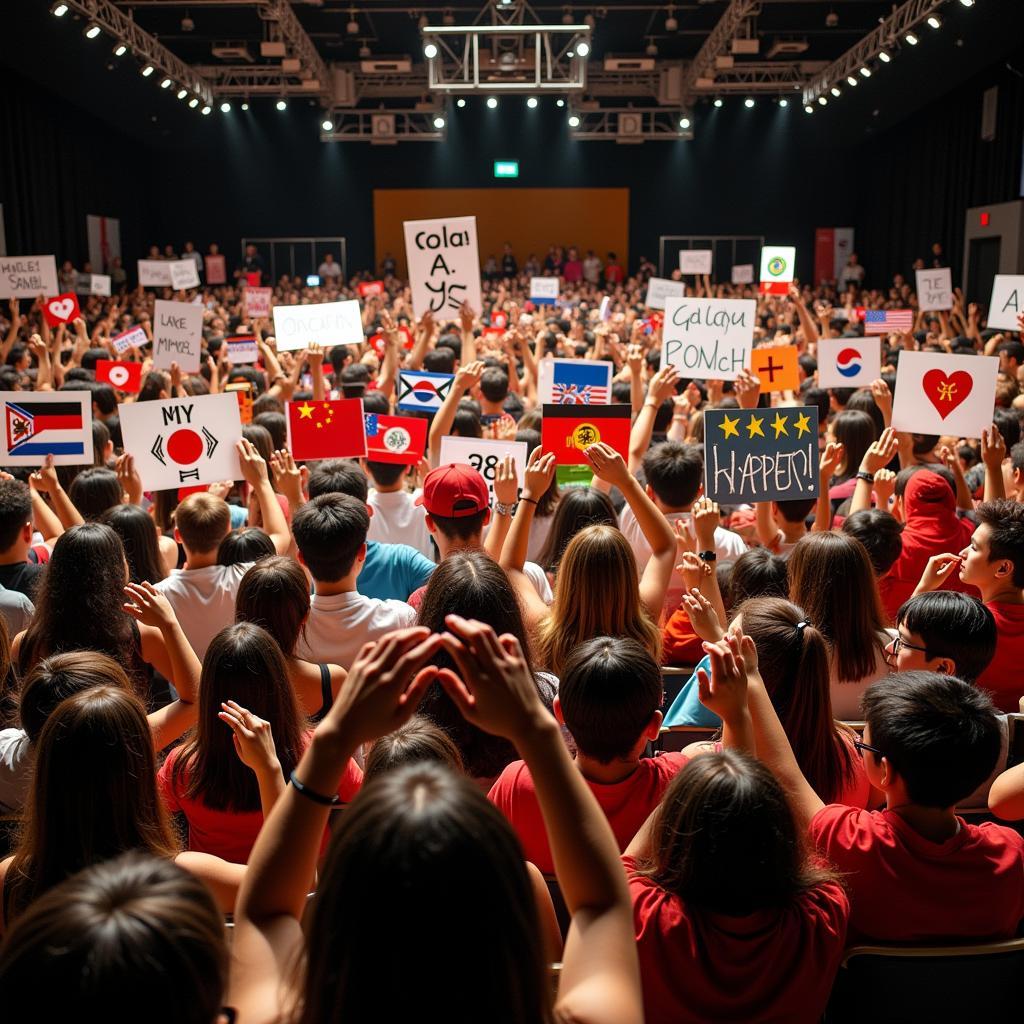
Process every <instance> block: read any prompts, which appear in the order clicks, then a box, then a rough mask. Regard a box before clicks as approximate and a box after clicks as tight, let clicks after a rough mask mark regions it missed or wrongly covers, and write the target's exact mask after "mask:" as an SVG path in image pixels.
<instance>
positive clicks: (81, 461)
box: [0, 391, 93, 466]
mask: <svg viewBox="0 0 1024 1024" xmlns="http://www.w3.org/2000/svg"><path fill="white" fill-rule="evenodd" d="M0 402H2V403H3V419H4V426H3V438H2V441H0V449H2V450H0V465H2V466H38V465H41V464H42V462H43V460H44V459H45V458H46V456H47V455H52V456H53V461H54V464H55V465H57V466H81V465H85V464H88V463H91V462H92V454H93V453H92V395H91V393H90V392H88V391H38V392H32V391H5V392H3V393H2V394H0Z"/></svg>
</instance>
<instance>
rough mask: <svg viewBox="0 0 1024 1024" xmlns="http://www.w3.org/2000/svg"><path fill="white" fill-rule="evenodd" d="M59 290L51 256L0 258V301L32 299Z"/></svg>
mask: <svg viewBox="0 0 1024 1024" xmlns="http://www.w3.org/2000/svg"><path fill="white" fill-rule="evenodd" d="M59 290H60V285H59V284H58V283H57V261H56V259H55V258H54V257H53V256H0V299H34V298H36V296H38V295H56V294H57V292H58V291H59Z"/></svg>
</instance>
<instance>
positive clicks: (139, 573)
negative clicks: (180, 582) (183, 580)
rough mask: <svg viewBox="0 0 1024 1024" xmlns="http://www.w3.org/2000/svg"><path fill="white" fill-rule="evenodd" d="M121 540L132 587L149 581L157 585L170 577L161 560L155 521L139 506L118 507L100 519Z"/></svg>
mask: <svg viewBox="0 0 1024 1024" xmlns="http://www.w3.org/2000/svg"><path fill="white" fill-rule="evenodd" d="M100 522H101V523H103V524H104V525H106V526H109V527H110V528H111V529H112V530H113V531H114V533H116V534H117V535H118V537H120V538H121V543H122V544H123V545H124V556H125V558H126V559H128V578H129V579H130V580H131V581H132V583H141V582H142V581H143V580H147V581H148V582H150V583H158V582H159V581H160V580H162V579H163V578H164V577H165V576H166V575H167V573H166V572H164V563H163V560H162V558H161V557H160V540H159V537H158V535H157V532H156V523H155V522H153V517H152V516H151V515H150V514H149V513H148V512H147V511H146V510H145V509H144V508H141V507H140V506H138V505H115V506H114V507H113V508H108V509H107V511H106V512H104V513H103V515H101V516H100Z"/></svg>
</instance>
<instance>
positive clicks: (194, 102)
mask: <svg viewBox="0 0 1024 1024" xmlns="http://www.w3.org/2000/svg"><path fill="white" fill-rule="evenodd" d="M188 105H189V106H190V107H191V108H192V109H193V110H195V109H196V107H198V106H199V100H197V99H196V98H195V96H193V97H192V99H190V100H189V101H188Z"/></svg>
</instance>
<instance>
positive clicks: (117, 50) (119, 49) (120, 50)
mask: <svg viewBox="0 0 1024 1024" xmlns="http://www.w3.org/2000/svg"><path fill="white" fill-rule="evenodd" d="M127 52H128V47H127V46H125V44H124V43H118V44H117V46H115V47H114V56H115V57H123V56H124V55H125V54H126V53H127Z"/></svg>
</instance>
